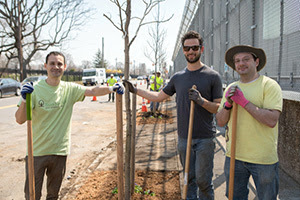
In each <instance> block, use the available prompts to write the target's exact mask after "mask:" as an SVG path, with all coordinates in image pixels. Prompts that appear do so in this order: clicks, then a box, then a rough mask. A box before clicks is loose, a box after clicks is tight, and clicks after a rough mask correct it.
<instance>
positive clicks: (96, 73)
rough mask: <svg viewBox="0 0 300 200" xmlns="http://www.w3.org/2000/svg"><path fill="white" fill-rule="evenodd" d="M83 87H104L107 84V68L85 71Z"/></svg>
mask: <svg viewBox="0 0 300 200" xmlns="http://www.w3.org/2000/svg"><path fill="white" fill-rule="evenodd" d="M82 83H83V85H85V86H86V85H89V84H90V85H103V84H104V83H106V72H105V68H90V69H83V76H82Z"/></svg>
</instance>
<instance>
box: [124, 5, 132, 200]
mask: <svg viewBox="0 0 300 200" xmlns="http://www.w3.org/2000/svg"><path fill="white" fill-rule="evenodd" d="M130 18H131V0H127V7H126V22H125V32H124V48H125V73H124V75H125V79H126V80H128V79H129V63H130V59H129V50H130V46H129V24H130ZM125 107H126V147H125V149H126V151H125V200H130V196H131V195H130V194H131V191H130V155H131V150H130V146H131V134H132V124H131V109H130V94H129V90H126V91H125Z"/></svg>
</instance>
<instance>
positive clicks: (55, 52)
mask: <svg viewBox="0 0 300 200" xmlns="http://www.w3.org/2000/svg"><path fill="white" fill-rule="evenodd" d="M50 55H54V56H62V57H63V58H64V64H66V58H65V56H64V54H63V53H61V52H59V51H51V52H50V53H48V55H47V56H46V64H47V62H48V58H49V56H50Z"/></svg>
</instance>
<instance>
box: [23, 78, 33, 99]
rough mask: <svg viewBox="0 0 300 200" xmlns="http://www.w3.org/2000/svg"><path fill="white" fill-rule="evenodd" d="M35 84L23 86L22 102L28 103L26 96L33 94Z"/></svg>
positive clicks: (30, 83)
mask: <svg viewBox="0 0 300 200" xmlns="http://www.w3.org/2000/svg"><path fill="white" fill-rule="evenodd" d="M33 90H34V88H33V83H32V82H29V83H26V84H25V85H23V87H22V90H21V95H22V100H23V102H26V94H31V93H32V92H33Z"/></svg>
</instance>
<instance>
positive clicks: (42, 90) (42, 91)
mask: <svg viewBox="0 0 300 200" xmlns="http://www.w3.org/2000/svg"><path fill="white" fill-rule="evenodd" d="M85 90H86V88H85V87H83V86H81V85H78V84H75V83H71V82H64V81H61V82H60V84H59V85H58V86H50V85H48V84H47V83H46V82H45V80H41V81H39V82H38V83H37V84H36V85H34V91H33V93H32V134H33V155H34V156H43V155H68V154H69V153H70V134H71V116H72V111H73V105H74V104H75V103H76V102H77V101H83V100H84V97H85V96H84V93H85Z"/></svg>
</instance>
